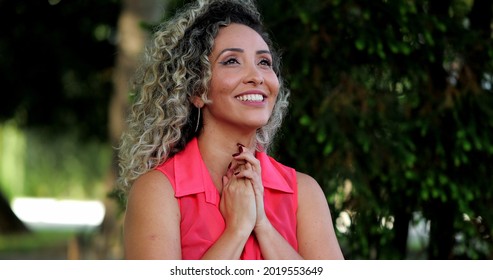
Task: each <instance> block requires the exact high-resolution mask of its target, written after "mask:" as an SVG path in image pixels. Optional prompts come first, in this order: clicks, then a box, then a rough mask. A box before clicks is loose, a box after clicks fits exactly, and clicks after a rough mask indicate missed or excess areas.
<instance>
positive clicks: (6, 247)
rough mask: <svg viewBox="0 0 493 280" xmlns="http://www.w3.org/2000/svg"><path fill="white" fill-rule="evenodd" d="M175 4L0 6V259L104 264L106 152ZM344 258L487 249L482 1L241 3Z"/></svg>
mask: <svg viewBox="0 0 493 280" xmlns="http://www.w3.org/2000/svg"><path fill="white" fill-rule="evenodd" d="M185 2H189V1H184V0H140V1H139V0H98V1H89V0H72V1H67V0H41V1H13V0H10V1H9V0H0V25H1V26H2V28H1V31H0V85H1V91H2V94H1V98H0V259H121V258H123V250H122V218H123V215H124V203H122V200H121V199H120V198H118V196H116V195H115V193H114V190H113V188H114V180H115V177H116V172H117V168H116V160H115V151H114V147H116V146H117V145H118V139H119V137H120V134H121V131H122V129H123V127H124V118H125V114H126V112H127V110H128V103H129V99H128V96H129V93H130V92H131V87H129V81H131V78H132V74H133V72H134V71H135V68H136V67H137V65H138V61H139V57H140V54H141V53H142V50H143V48H144V45H145V44H146V42H147V40H148V38H149V30H150V29H151V28H152V26H154V25H156V24H158V23H159V22H160V21H161V20H162V19H163V18H166V17H169V16H170V15H172V14H173V11H174V10H175V9H176V8H177V7H181V6H183V4H184V3H185ZM257 2H258V5H259V8H260V10H261V12H262V14H263V17H264V21H265V23H266V25H267V27H268V29H269V31H270V33H271V36H272V37H273V39H274V41H275V42H276V43H277V45H278V46H279V48H280V49H281V50H282V53H283V73H284V78H285V80H286V82H287V85H288V87H289V88H290V89H291V107H290V114H289V115H288V117H287V118H286V120H285V122H284V126H283V130H282V132H281V135H280V137H278V139H277V141H276V145H275V148H274V150H273V152H272V154H273V155H274V156H275V157H276V158H278V159H279V161H281V162H283V163H285V164H287V165H290V166H293V167H295V168H296V169H298V170H299V171H302V172H306V173H309V174H311V175H312V176H313V177H315V178H316V179H317V180H318V182H319V183H320V185H321V186H322V187H323V189H324V192H325V194H326V197H327V200H328V202H329V205H330V207H331V210H332V217H333V222H334V226H335V228H336V233H337V235H338V238H339V242H340V244H341V246H342V249H343V252H344V255H345V256H346V258H347V259H493V241H492V234H493V188H492V184H493V170H492V168H493V88H492V86H493V40H492V38H493V21H492V20H493V2H492V1H490V0H443V1H431V0H399V1H388V0H372V1H370V0H345V1H341V0H319V1H315V0H306V1H297V0H269V1H261V0H259V1H257Z"/></svg>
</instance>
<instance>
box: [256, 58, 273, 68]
mask: <svg viewBox="0 0 493 280" xmlns="http://www.w3.org/2000/svg"><path fill="white" fill-rule="evenodd" d="M259 64H260V65H263V66H268V67H271V66H272V62H271V61H270V60H269V59H266V58H264V59H262V60H260V62H259Z"/></svg>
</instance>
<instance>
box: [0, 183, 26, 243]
mask: <svg viewBox="0 0 493 280" xmlns="http://www.w3.org/2000/svg"><path fill="white" fill-rule="evenodd" d="M1 189H2V188H0V190H1ZM26 232H29V230H28V228H27V227H26V225H24V223H23V222H22V221H21V220H19V218H18V217H17V216H16V215H15V213H14V211H12V209H11V208H10V203H9V201H8V200H7V199H6V198H5V196H4V195H3V193H2V192H1V191H0V234H17V233H26Z"/></svg>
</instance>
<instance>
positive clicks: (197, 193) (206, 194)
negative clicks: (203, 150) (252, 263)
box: [156, 138, 298, 260]
mask: <svg viewBox="0 0 493 280" xmlns="http://www.w3.org/2000/svg"><path fill="white" fill-rule="evenodd" d="M256 157H257V159H258V160H259V161H260V166H261V168H262V183H263V185H264V208H265V213H266V215H267V217H268V218H269V220H270V222H271V223H272V225H273V226H274V228H276V229H277V231H278V232H279V233H280V234H281V235H282V236H283V237H284V238H285V239H286V240H287V241H288V243H289V244H291V246H292V247H293V248H294V249H295V250H298V241H297V239H296V210H297V207H298V198H297V197H298V187H297V182H296V171H295V170H294V169H292V168H290V167H287V166H284V165H282V164H280V163H278V162H277V161H275V160H274V159H273V158H271V157H269V156H268V155H266V154H265V153H263V152H257V153H256ZM156 169H157V170H159V171H161V172H162V173H164V175H166V176H167V178H168V179H169V181H170V182H171V185H172V186H173V189H174V190H175V197H176V199H178V204H179V206H180V212H181V224H180V232H181V250H182V259H184V260H186V259H192V260H193V259H200V258H201V257H202V256H203V255H204V253H205V252H206V251H207V250H208V249H209V248H210V247H211V246H212V244H214V242H215V241H216V240H217V239H218V238H219V237H220V236H221V234H222V233H223V231H224V229H225V221H224V218H223V216H222V215H221V212H220V211H219V200H220V199H221V197H220V195H219V192H218V191H217V189H216V187H215V186H214V183H213V182H212V179H211V177H210V175H209V172H208V170H207V168H206V166H205V164H204V161H203V160H202V156H201V154H200V151H199V147H198V142H197V139H196V138H194V139H192V140H191V141H190V142H189V143H188V144H187V146H186V147H185V149H184V150H183V151H181V152H180V153H178V154H176V155H174V156H173V157H172V158H170V159H168V160H167V161H166V162H165V163H163V164H162V165H160V166H158V167H157V168H156ZM163 214H164V215H166V213H163ZM241 259H263V258H262V254H261V252H260V247H259V244H258V242H257V240H256V239H255V236H254V235H253V234H252V235H251V236H250V237H249V239H248V241H247V243H246V244H245V248H244V249H243V252H242V254H241Z"/></svg>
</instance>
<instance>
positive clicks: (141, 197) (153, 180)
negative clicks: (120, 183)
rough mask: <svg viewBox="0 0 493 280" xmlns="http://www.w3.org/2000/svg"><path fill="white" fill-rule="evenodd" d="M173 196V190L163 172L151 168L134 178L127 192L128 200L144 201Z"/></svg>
mask: <svg viewBox="0 0 493 280" xmlns="http://www.w3.org/2000/svg"><path fill="white" fill-rule="evenodd" d="M170 196H174V191H173V188H172V185H171V182H170V181H169V179H168V177H166V175H165V174H163V173H162V172H160V171H158V170H151V171H149V172H147V173H145V174H142V175H141V176H139V178H137V179H136V180H135V182H134V183H133V185H132V187H131V188H130V192H129V200H132V199H133V200H138V201H143V202H144V203H145V201H148V200H156V199H159V198H162V199H165V198H166V197H170Z"/></svg>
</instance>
